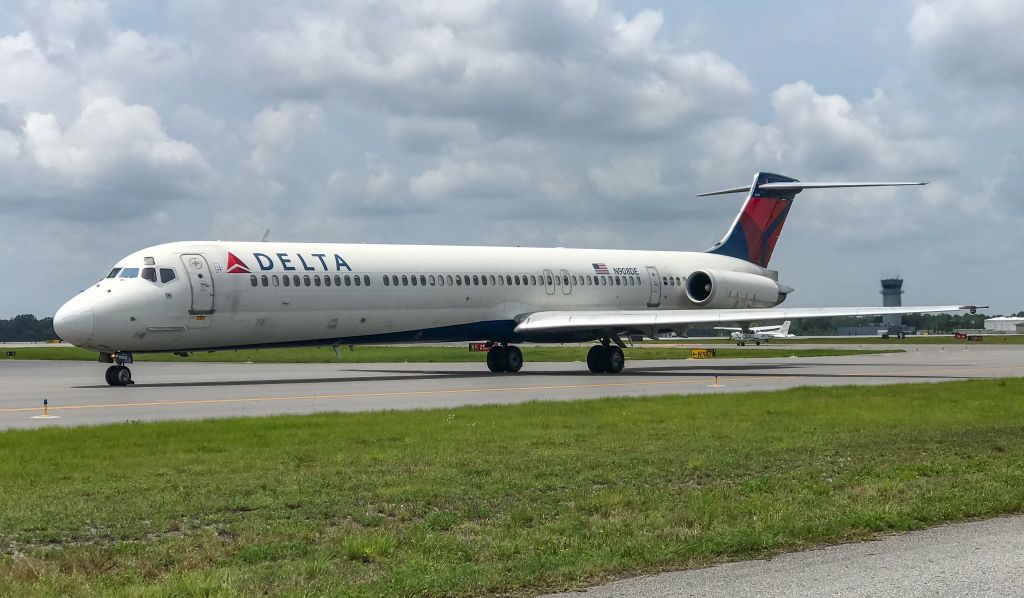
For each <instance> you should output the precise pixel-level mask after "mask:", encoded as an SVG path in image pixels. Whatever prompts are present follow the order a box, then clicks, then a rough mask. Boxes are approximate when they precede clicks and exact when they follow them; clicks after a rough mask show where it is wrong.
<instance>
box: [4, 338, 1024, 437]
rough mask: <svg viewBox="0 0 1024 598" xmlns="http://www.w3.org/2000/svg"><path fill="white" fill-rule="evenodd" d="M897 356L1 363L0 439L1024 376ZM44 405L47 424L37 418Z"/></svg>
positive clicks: (993, 364)
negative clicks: (64, 429)
mask: <svg viewBox="0 0 1024 598" xmlns="http://www.w3.org/2000/svg"><path fill="white" fill-rule="evenodd" d="M772 346H773V348H776V349H778V348H782V347H785V345H780V344H773V345H772ZM794 348H804V347H803V346H794ZM839 348H842V346H839ZM846 348H849V347H848V346H846ZM903 348H904V349H907V352H905V353H895V354H881V355H855V356H848V357H814V358H798V357H782V358H765V359H760V358H758V359H714V360H707V361H703V360H681V361H645V360H631V361H629V362H628V363H627V366H626V370H625V371H624V372H623V373H621V374H618V375H594V374H591V373H590V372H588V371H587V368H586V365H585V364H582V363H527V364H526V365H525V367H524V368H523V370H522V371H521V372H519V373H517V374H492V373H490V372H488V371H487V369H486V366H485V365H484V364H483V363H482V357H481V363H450V364H422V363H420V364H345V363H337V364H246V363H189V362H180V363H179V362H168V363H152V362H150V363H136V364H135V365H133V366H132V372H133V376H134V379H135V381H136V384H134V385H133V386H129V387H124V388H120V387H109V386H107V385H106V383H105V382H104V381H103V371H104V368H105V367H106V365H105V364H100V363H95V362H76V361H29V360H25V361H19V360H0V430H3V429H12V428H35V427H41V426H76V425H93V424H103V423H111V422H124V421H154V420H164V419H198V418H210V417H236V416H254V415H272V414H285V413H289V414H299V413H314V412H323V411H373V410H387V409H437V408H451V407H456V406H460V405H484V404H508V403H521V402H525V401H569V400H582V399H594V398H600V397H608V396H649V395H662V394H694V393H716V392H736V391H753V390H778V389H784V388H792V387H796V386H807V385H826V386H828V385H837V384H898V383H909V382H941V381H947V380H969V379H978V378H998V377H1005V376H1024V346H1022V345H1002V346H971V347H969V348H967V349H966V350H965V349H964V348H962V347H956V346H951V347H937V346H931V345H925V346H912V345H908V346H904V347H903ZM753 351H756V349H753ZM343 355H344V353H343ZM716 377H717V384H716ZM44 400H45V401H46V402H47V403H48V405H47V412H48V414H49V415H50V416H51V417H50V418H46V419H44V418H40V417H39V416H40V415H42V414H43V401H44Z"/></svg>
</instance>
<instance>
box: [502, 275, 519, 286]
mask: <svg viewBox="0 0 1024 598" xmlns="http://www.w3.org/2000/svg"><path fill="white" fill-rule="evenodd" d="M517 283H518V281H517ZM505 284H507V285H508V286H512V275H511V274H506V275H505Z"/></svg>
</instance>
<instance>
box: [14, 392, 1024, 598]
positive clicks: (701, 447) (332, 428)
mask: <svg viewBox="0 0 1024 598" xmlns="http://www.w3.org/2000/svg"><path fill="white" fill-rule="evenodd" d="M1022 395H1024V380H1022V379H1007V380H993V381H971V382H951V383H943V384H927V385H893V386H883V387H838V388H835V387H834V388H802V389H797V390H790V391H785V392H775V393H751V394H723V395H707V396H685V397H683V396H669V397H660V398H644V399H636V398H634V399H605V400H595V401H580V402H573V403H560V402H550V403H530V404H525V405H516V406H488V407H467V408H459V409H451V410H437V411H421V412H383V413H365V414H360V413H355V414H321V415H311V416H279V417H269V418H250V419H246V418H239V419H227V420H212V421H194V422H160V423H151V424H122V425H108V426H100V427H92V428H52V429H42V430H34V431H9V432H5V433H2V434H0V455H2V456H3V458H2V460H0V484H2V492H0V594H3V595H9V596H25V595H38V594H44V595H72V596H73V595H94V594H106V595H123V596H151V595H156V596H169V595H176V596H177V595H183V596H191V595H228V596H233V595H237V596H248V595H256V594H272V595H276V594H291V595H348V594H358V595H405V596H419V595H433V596H441V595H444V596H448V595H480V594H509V593H531V592H537V591H541V590H555V589H562V588H568V587H573V586H576V585H578V584H580V583H584V582H594V581H599V580H601V579H605V578H608V577H614V576H618V575H625V574H632V573H637V572H643V571H654V570H659V569H670V568H681V567H694V566H699V565H704V564H708V563H713V562H717V561H721V560H724V559H736V558H746V557H751V556H755V555H762V554H765V553H770V552H772V551H776V550H782V549H795V548H801V547H807V546H812V545H817V544H820V543H827V542H840V541H846V540H854V539H859V538H865V537H868V536H870V535H872V534H874V533H877V532H885V531H891V530H907V529H917V528H921V527H924V526H927V525H933V524H937V523H940V522H946V521H955V520H962V519H966V518H972V517H984V516H991V515H996V514H1001V513H1008V512H1014V511H1018V510H1020V509H1021V508H1022V507H1024V443H1021V442H1020V438H1021V437H1022V435H1024V401H1021V400H1020V397H1021V396H1022Z"/></svg>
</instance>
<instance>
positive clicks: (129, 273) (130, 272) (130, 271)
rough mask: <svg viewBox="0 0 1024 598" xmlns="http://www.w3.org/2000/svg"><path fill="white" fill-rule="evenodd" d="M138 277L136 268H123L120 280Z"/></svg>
mask: <svg viewBox="0 0 1024 598" xmlns="http://www.w3.org/2000/svg"><path fill="white" fill-rule="evenodd" d="M138 275H139V269H138V268H125V269H123V270H121V278H136V277H137V276H138Z"/></svg>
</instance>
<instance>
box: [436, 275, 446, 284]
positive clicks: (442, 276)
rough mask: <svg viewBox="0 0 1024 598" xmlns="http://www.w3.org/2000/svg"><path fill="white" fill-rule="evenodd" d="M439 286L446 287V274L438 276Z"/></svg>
mask: <svg viewBox="0 0 1024 598" xmlns="http://www.w3.org/2000/svg"><path fill="white" fill-rule="evenodd" d="M437 286H439V287H443V286H444V274H438V275H437Z"/></svg>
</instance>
